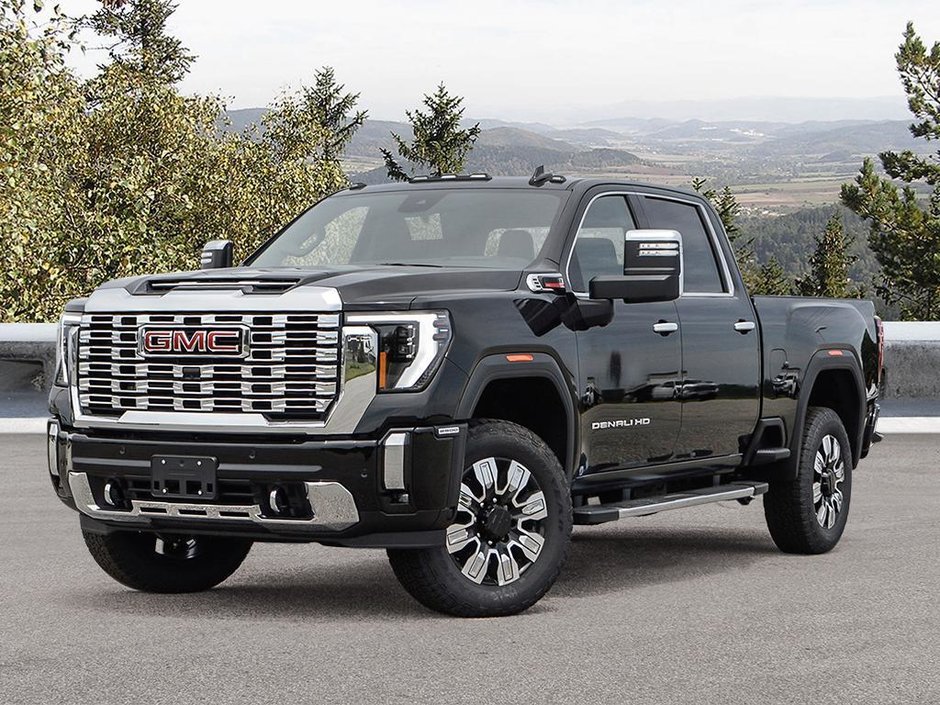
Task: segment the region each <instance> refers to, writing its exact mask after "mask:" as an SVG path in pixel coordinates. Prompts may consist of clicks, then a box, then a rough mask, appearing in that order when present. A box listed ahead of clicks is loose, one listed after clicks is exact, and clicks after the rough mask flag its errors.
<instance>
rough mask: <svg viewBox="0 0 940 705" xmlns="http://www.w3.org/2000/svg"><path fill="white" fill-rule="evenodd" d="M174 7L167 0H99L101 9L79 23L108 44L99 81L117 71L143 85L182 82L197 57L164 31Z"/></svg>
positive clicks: (92, 85) (174, 4)
mask: <svg viewBox="0 0 940 705" xmlns="http://www.w3.org/2000/svg"><path fill="white" fill-rule="evenodd" d="M176 8H177V5H176V3H174V2H170V0H102V1H101V8H100V9H99V10H98V11H97V12H95V13H94V14H92V15H90V16H89V17H88V18H86V19H85V20H84V22H83V23H82V24H84V25H85V26H86V27H88V28H89V29H91V30H92V31H93V32H94V33H95V34H96V35H98V36H99V37H100V38H102V39H104V40H105V41H106V42H107V44H106V46H105V48H107V50H108V57H109V58H110V60H111V63H110V64H108V65H104V66H101V67H100V68H101V70H102V76H101V77H100V78H102V79H103V78H104V76H106V75H107V74H108V73H109V72H112V71H120V72H122V73H124V74H126V75H127V76H128V77H134V78H135V79H137V80H139V81H140V82H144V83H156V84H163V85H172V84H175V83H178V82H179V81H180V80H182V78H183V76H185V75H186V74H187V73H189V69H190V66H192V63H193V61H195V58H196V57H195V56H194V55H193V54H191V53H190V52H189V50H187V49H186V48H185V47H184V46H183V44H182V42H180V40H179V39H178V38H176V37H174V36H172V35H170V34H169V33H168V32H167V27H166V23H167V20H168V19H169V18H170V16H171V15H172V14H173V13H174V12H176ZM95 85H96V82H94V81H92V82H91V84H90V86H89V87H90V88H91V89H92V90H94V88H95Z"/></svg>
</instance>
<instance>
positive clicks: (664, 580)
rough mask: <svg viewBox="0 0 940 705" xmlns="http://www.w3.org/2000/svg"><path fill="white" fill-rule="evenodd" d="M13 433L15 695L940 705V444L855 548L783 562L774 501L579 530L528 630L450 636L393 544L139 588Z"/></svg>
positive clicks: (469, 625)
mask: <svg viewBox="0 0 940 705" xmlns="http://www.w3.org/2000/svg"><path fill="white" fill-rule="evenodd" d="M43 452H44V451H43V446H42V437H40V436H4V437H0V478H2V480H3V482H4V485H3V487H4V489H3V492H2V493H0V702H3V703H31V704H32V703H53V702H56V703H57V702H82V703H88V702H94V703H100V704H104V703H134V704H135V705H140V703H160V702H166V703H176V702H205V703H228V702H249V701H250V702H261V703H263V702H272V703H297V702H317V703H331V702H357V703H373V702H375V703H380V702H389V703H424V702H430V703H454V702H471V703H476V704H479V705H489V703H497V702H510V703H511V702H520V703H521V702H525V703H541V702H547V703H553V702H578V703H607V702H610V703H615V702H616V703H621V702H638V703H639V702H642V703H659V702H662V703H673V702H676V703H678V702H688V703H747V704H748V705H753V704H755V703H771V702H773V703H776V702H779V703H798V702H813V703H816V704H817V705H818V704H822V703H879V704H884V703H936V702H940V668H938V666H940V597H938V579H940V513H938V512H940V468H938V460H940V437H938V436H907V437H905V436H898V437H893V438H890V439H889V440H887V441H886V442H884V443H882V444H881V445H879V446H877V447H876V448H875V450H874V452H873V454H872V457H871V458H869V460H868V461H866V462H865V463H864V464H863V466H862V470H861V471H860V472H859V473H858V474H857V475H856V477H855V487H854V490H855V495H854V497H853V504H852V517H851V519H850V522H849V527H848V529H847V531H846V534H845V536H844V538H843V541H842V543H841V544H840V546H839V547H838V548H837V549H836V550H835V551H834V552H833V553H831V554H829V555H826V556H818V557H795V556H785V555H783V554H781V553H778V552H777V551H776V550H775V548H774V546H773V544H772V543H771V541H770V538H769V536H768V534H767V532H766V530H765V528H764V524H763V514H762V512H761V509H760V507H759V506H758V505H757V504H756V503H755V504H752V505H751V506H750V507H748V508H743V507H740V506H738V505H737V504H732V505H727V506H726V505H724V504H722V505H712V506H707V507H700V508H696V509H691V510H686V511H685V512H673V513H666V514H661V515H658V516H655V517H649V518H646V519H634V520H626V521H624V522H620V523H618V524H612V525H607V526H605V527H596V528H590V529H587V528H580V529H576V533H575V543H574V547H573V550H572V555H571V559H570V562H569V564H568V566H567V569H566V571H565V572H564V574H563V576H562V578H561V580H560V581H559V583H558V584H557V585H556V587H555V589H554V590H553V591H552V593H551V594H550V595H549V596H548V597H547V598H546V599H545V600H543V601H542V602H541V603H540V604H539V605H537V606H536V607H535V608H533V609H532V610H530V611H529V612H528V613H526V614H524V615H521V616H519V617H514V618H509V619H500V620H472V621H466V620H465V621H461V620H453V619H448V618H444V617H439V616H437V615H434V614H431V613H428V612H426V611H424V610H423V609H422V608H420V607H418V606H417V605H416V604H414V603H413V602H412V601H411V600H410V599H409V598H408V597H407V595H405V593H404V592H403V591H402V590H401V589H400V588H399V587H398V585H397V583H395V581H394V578H393V577H392V574H391V571H390V570H389V568H388V567H387V565H386V562H385V557H384V554H383V553H381V552H379V551H358V552H357V551H353V550H343V549H328V548H323V547H318V546H297V547H291V546H277V545H259V546H256V547H255V549H254V550H253V552H252V554H251V555H250V556H249V558H248V560H247V561H246V563H245V565H244V566H243V568H242V569H241V571H240V572H239V573H237V574H236V575H235V576H234V577H233V578H232V579H231V580H229V581H228V582H227V583H225V584H224V585H223V586H222V587H220V588H218V589H216V590H213V591H211V592H209V593H205V594H202V595H194V596H182V597H169V596H153V595H144V594H139V593H134V592H130V591H128V590H125V589H124V588H122V587H120V586H119V585H117V584H115V583H113V582H111V581H110V579H109V578H107V577H106V576H105V575H104V573H102V572H101V571H100V570H99V569H98V567H97V566H96V565H95V564H94V563H93V562H92V560H91V558H90V557H89V556H88V554H87V553H86V551H85V549H84V546H83V544H82V542H81V538H80V536H79V532H78V521H77V519H76V516H75V515H74V514H73V513H71V512H69V511H68V510H66V509H65V508H64V507H62V506H61V505H60V504H59V502H58V500H56V499H55V498H54V496H53V495H52V493H51V490H50V488H49V487H48V486H47V481H46V478H45V469H44V466H43V463H44V460H43Z"/></svg>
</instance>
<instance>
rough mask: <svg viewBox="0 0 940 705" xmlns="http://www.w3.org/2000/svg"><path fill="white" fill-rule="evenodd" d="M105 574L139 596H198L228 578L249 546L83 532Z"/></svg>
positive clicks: (195, 538) (248, 543)
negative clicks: (181, 593) (158, 594)
mask: <svg viewBox="0 0 940 705" xmlns="http://www.w3.org/2000/svg"><path fill="white" fill-rule="evenodd" d="M83 534H84V537H85V545H86V546H88V551H89V552H90V553H91V555H92V558H94V559H95V561H96V562H97V563H98V565H99V566H101V568H102V569H103V570H104V572H105V573H107V574H108V575H110V576H111V577H112V578H114V579H115V580H117V581H118V582H119V583H121V584H123V585H126V586H127V587H129V588H133V589H134V590H142V591H144V592H162V593H180V592H201V591H203V590H208V589H210V588H213V587H215V586H216V585H218V584H219V583H221V582H222V581H223V580H225V579H226V578H228V577H229V576H230V575H231V574H232V573H234V572H235V571H236V570H237V569H238V567H239V566H240V565H241V564H242V561H243V560H245V556H247V555H248V551H249V550H250V549H251V541H248V540H245V539H235V538H221V537H215V536H158V535H156V534H151V533H146V532H136V531H115V532H113V533H109V534H97V533H92V532H88V531H86V532H83Z"/></svg>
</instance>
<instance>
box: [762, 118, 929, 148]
mask: <svg viewBox="0 0 940 705" xmlns="http://www.w3.org/2000/svg"><path fill="white" fill-rule="evenodd" d="M908 125H909V123H908V122H907V121H902V120H891V121H885V122H863V123H856V124H851V125H842V126H839V127H836V128H833V127H832V125H831V124H830V125H828V126H826V123H821V124H818V123H817V126H818V128H819V129H817V130H813V131H808V130H807V131H804V132H801V133H794V132H793V131H792V130H788V131H786V132H785V134H784V135H783V136H781V137H777V138H775V139H772V140H769V141H767V142H765V143H764V144H762V145H761V146H760V147H759V149H758V151H759V152H760V153H762V154H767V155H778V154H786V155H792V154H810V155H817V154H828V153H833V152H838V153H842V154H850V155H853V156H856V155H869V154H877V153H878V152H884V151H886V150H894V151H900V150H905V149H910V150H912V151H915V152H928V151H932V145H930V144H928V143H927V142H925V141H924V140H917V139H914V137H913V136H912V135H911V132H910V129H908Z"/></svg>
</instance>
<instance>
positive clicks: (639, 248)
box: [588, 230, 682, 303]
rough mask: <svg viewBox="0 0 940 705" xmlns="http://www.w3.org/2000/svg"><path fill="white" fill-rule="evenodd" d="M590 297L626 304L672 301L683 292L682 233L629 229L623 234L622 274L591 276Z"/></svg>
mask: <svg viewBox="0 0 940 705" xmlns="http://www.w3.org/2000/svg"><path fill="white" fill-rule="evenodd" d="M588 291H589V292H590V293H589V295H590V297H591V298H592V299H623V300H624V301H626V302H627V303H650V302H654V301H674V300H676V299H678V298H679V296H680V295H681V294H682V236H681V235H680V234H679V233H678V232H676V231H675V230H629V231H628V232H627V234H626V236H625V237H624V247H623V276H597V277H594V278H593V279H591V282H590V284H589V289H588Z"/></svg>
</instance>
